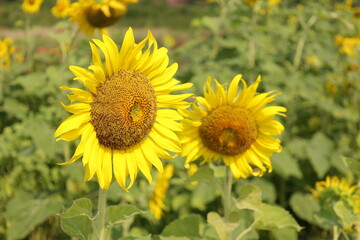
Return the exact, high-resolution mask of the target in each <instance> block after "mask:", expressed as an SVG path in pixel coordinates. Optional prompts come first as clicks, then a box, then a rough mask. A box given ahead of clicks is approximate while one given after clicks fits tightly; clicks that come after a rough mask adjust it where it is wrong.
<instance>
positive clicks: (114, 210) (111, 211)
mask: <svg viewBox="0 0 360 240" xmlns="http://www.w3.org/2000/svg"><path fill="white" fill-rule="evenodd" d="M139 213H141V210H140V209H138V208H136V207H134V206H131V205H123V206H109V207H108V208H107V209H106V217H107V223H108V224H109V225H110V226H112V225H114V224H121V223H123V222H125V221H126V220H127V219H128V217H131V216H133V215H136V214H139Z"/></svg>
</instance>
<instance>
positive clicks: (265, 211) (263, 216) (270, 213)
mask: <svg viewBox="0 0 360 240" xmlns="http://www.w3.org/2000/svg"><path fill="white" fill-rule="evenodd" d="M255 221H256V228H257V229H262V230H270V231H272V230H274V229H283V228H289V227H290V228H294V229H295V230H297V231H300V230H301V227H300V226H299V224H298V223H297V222H296V220H295V219H294V218H293V217H292V216H291V215H290V213H289V212H288V211H286V210H285V209H283V208H282V207H279V206H274V205H270V204H266V203H263V204H262V211H261V212H255Z"/></svg>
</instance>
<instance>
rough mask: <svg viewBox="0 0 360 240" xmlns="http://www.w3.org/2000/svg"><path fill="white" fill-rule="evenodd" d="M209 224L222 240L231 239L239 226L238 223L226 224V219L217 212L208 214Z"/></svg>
mask: <svg viewBox="0 0 360 240" xmlns="http://www.w3.org/2000/svg"><path fill="white" fill-rule="evenodd" d="M207 222H208V223H209V224H210V225H212V226H213V227H214V228H215V230H216V233H217V235H218V237H219V239H220V240H227V239H229V235H230V233H231V232H232V231H233V230H234V228H235V227H236V226H237V225H238V224H237V223H230V222H225V221H224V219H223V218H222V217H221V216H220V215H219V214H217V213H215V212H209V213H208V215H207Z"/></svg>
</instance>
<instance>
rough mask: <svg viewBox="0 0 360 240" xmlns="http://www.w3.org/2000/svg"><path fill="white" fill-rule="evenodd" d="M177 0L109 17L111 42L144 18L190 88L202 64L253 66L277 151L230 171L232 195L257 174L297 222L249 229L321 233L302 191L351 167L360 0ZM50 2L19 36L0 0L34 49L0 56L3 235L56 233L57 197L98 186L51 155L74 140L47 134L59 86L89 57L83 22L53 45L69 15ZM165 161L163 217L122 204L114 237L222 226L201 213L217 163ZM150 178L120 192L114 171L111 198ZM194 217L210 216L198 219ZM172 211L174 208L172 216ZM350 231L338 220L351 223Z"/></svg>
mask: <svg viewBox="0 0 360 240" xmlns="http://www.w3.org/2000/svg"><path fill="white" fill-rule="evenodd" d="M169 2H172V4H169ZM208 2H210V1H208ZM175 3H176V1H168V2H166V1H160V0H156V1H140V2H139V4H134V5H131V6H129V11H128V14H127V16H126V17H125V18H124V19H123V20H121V21H120V22H119V23H118V24H117V25H115V26H113V27H112V28H111V29H110V32H111V35H112V36H113V38H114V40H115V42H117V43H118V45H120V40H121V39H122V35H123V33H124V31H125V29H126V28H127V27H128V26H132V27H133V28H134V30H135V32H138V33H139V35H138V34H136V35H137V36H138V37H139V38H140V37H141V34H142V35H145V34H146V31H145V30H144V29H146V28H149V29H151V31H152V32H153V33H154V35H155V37H156V38H157V39H158V40H159V42H160V44H161V45H162V46H166V47H167V48H169V54H170V55H171V60H172V61H176V62H178V63H179V72H178V73H177V78H178V79H179V80H181V81H183V82H192V83H194V87H193V92H195V94H201V93H202V86H203V84H204V81H205V79H206V77H207V76H212V77H214V78H216V79H218V80H219V81H220V82H221V83H224V84H226V83H227V82H228V81H230V80H231V79H232V77H233V76H235V75H236V74H238V73H242V74H243V78H244V79H245V80H247V81H248V83H251V82H253V81H255V79H256V77H257V75H259V74H260V75H261V76H262V79H263V83H262V88H263V89H262V90H264V91H270V90H273V89H277V90H279V91H280V92H282V95H280V96H279V97H278V102H277V105H282V106H285V107H286V108H287V109H288V113H287V118H286V119H284V120H282V121H283V123H284V125H285V132H284V133H283V134H282V136H281V138H282V143H283V144H282V145H283V151H282V152H281V153H279V154H275V155H274V156H273V157H272V163H273V166H274V170H273V173H271V174H266V175H265V176H264V177H263V178H250V179H246V180H238V181H236V183H235V186H234V196H235V197H239V196H241V194H240V193H241V192H242V191H244V190H242V189H243V187H244V185H245V184H247V183H251V184H253V185H255V186H257V188H256V189H255V190H254V189H252V191H253V192H256V191H258V190H257V189H260V191H261V198H262V201H263V202H265V203H270V204H278V205H280V206H282V207H284V208H286V209H287V210H288V211H289V212H290V213H291V214H292V215H293V216H294V217H295V218H296V220H297V221H298V222H299V224H300V225H301V226H302V227H303V229H302V230H301V231H300V233H298V234H296V233H294V232H291V233H284V232H282V233H280V232H271V234H269V233H268V231H265V230H266V228H262V230H261V231H259V232H258V233H257V234H258V235H257V237H260V239H285V238H283V237H284V236H286V237H287V238H286V239H329V238H330V235H329V232H328V231H327V229H329V228H330V227H329V225H327V224H326V222H324V221H320V220H319V219H317V218H316V217H314V213H315V212H317V211H318V209H319V206H318V205H317V203H316V202H315V201H313V200H311V199H310V198H309V190H310V189H311V188H312V187H313V186H314V183H315V182H316V181H319V180H323V179H324V178H325V176H327V175H338V176H342V177H346V178H347V179H348V180H349V181H350V182H355V183H357V181H358V179H359V177H358V175H359V172H360V171H359V170H360V168H359V164H358V162H359V161H360V151H359V149H360V108H359V106H360V94H359V93H360V80H359V71H360V61H359V60H360V35H359V26H360V25H359V24H360V18H359V12H360V11H359V9H360V2H359V1H335V0H319V1H311V0H303V1H293V0H288V1H285V0H284V1H282V2H281V3H280V4H272V3H273V1H270V0H258V1H251V0H245V1H241V0H227V1H225V0H219V1H217V2H216V1H214V2H212V3H207V2H206V1H200V0H199V1H179V4H175ZM180 3H182V4H180ZM52 5H53V2H52V1H44V4H43V6H42V8H41V11H40V12H39V13H37V14H35V15H33V16H32V19H31V21H32V24H33V30H34V33H33V35H32V38H31V41H30V43H29V42H26V41H24V38H23V36H24V35H23V32H22V31H23V28H24V16H23V13H22V12H21V11H20V2H19V1H10V0H7V1H4V0H2V1H0V16H1V22H0V38H4V37H12V38H14V45H15V47H16V51H15V52H21V51H25V47H26V46H27V45H29V44H30V45H31V49H32V52H31V55H32V56H33V57H32V61H31V63H29V62H30V61H29V59H25V62H21V61H20V62H17V61H16V59H15V57H14V59H13V61H12V64H11V67H10V68H9V69H7V70H0V133H1V135H0V189H1V190H0V238H1V239H3V238H8V239H22V238H27V239H67V236H66V235H65V234H64V233H63V232H62V231H61V228H60V217H59V216H58V213H60V212H62V206H66V207H69V206H70V205H71V203H72V201H73V200H74V199H76V198H79V197H84V196H86V197H88V198H90V199H91V200H96V197H97V190H98V186H97V183H95V182H90V183H86V184H85V183H83V169H82V166H81V163H80V162H78V163H74V164H71V165H66V166H57V165H56V163H58V162H63V161H66V160H67V159H69V158H70V156H71V154H72V153H73V151H74V146H75V144H73V143H68V142H57V143H55V141H54V138H53V133H54V131H55V128H56V126H58V125H59V123H60V122H61V120H63V119H65V118H66V117H67V116H68V114H67V113H66V112H65V111H63V110H62V109H61V106H60V104H59V102H60V101H65V102H66V100H65V98H66V97H65V94H64V93H62V92H60V90H59V86H62V85H68V86H69V85H72V86H78V85H76V83H73V81H72V80H71V79H72V78H73V76H72V74H71V73H70V71H69V70H68V66H69V65H78V66H87V65H88V64H89V62H90V59H91V58H90V49H89V45H88V43H87V42H88V39H87V38H86V37H85V36H82V35H81V36H80V38H79V39H78V41H77V42H75V43H74V48H73V50H71V51H72V52H68V53H67V54H66V57H65V55H64V48H61V47H63V46H65V45H66V43H67V39H69V38H70V37H71V34H72V33H71V27H72V26H71V25H70V24H69V23H67V22H63V21H61V22H59V21H58V20H57V19H55V18H54V17H52V15H51V14H50V11H49V9H50V8H51V7H52ZM35 34H39V35H35ZM97 37H98V36H97ZM169 162H171V163H173V164H174V165H175V168H176V171H175V176H174V177H173V179H172V180H171V181H170V184H171V186H170V188H169V191H168V194H167V198H166V205H167V206H168V211H166V212H165V215H164V217H163V218H162V219H161V220H160V221H159V222H157V221H156V220H155V219H154V218H153V217H152V216H151V215H149V214H146V213H144V214H137V215H131V216H129V217H128V218H127V219H126V224H125V225H123V226H122V228H119V229H115V230H114V231H113V233H112V234H113V236H114V238H115V237H120V236H126V235H128V234H130V235H133V236H143V238H142V239H151V238H150V234H153V236H156V235H158V234H160V233H162V235H163V237H162V238H161V239H166V233H167V232H169V231H170V230H169V229H171V227H173V228H174V226H175V228H176V226H181V224H184V222H190V223H194V226H193V227H195V229H193V230H194V231H195V232H196V231H198V232H199V231H200V230H199V229H200V228H199V227H197V226H198V225H199V224H201V226H205V230H204V229H203V230H202V234H200V235H197V234H198V232H197V233H196V234H194V235H190V236H188V237H189V239H199V238H200V237H203V238H205V239H220V238H216V237H215V236H216V234H214V232H216V229H214V226H216V224H213V225H211V221H210V219H213V220H214V221H215V220H216V219H217V216H216V215H214V214H213V215H211V216H209V215H207V214H208V213H209V212H211V211H214V212H221V211H222V210H221V198H220V193H219V192H218V190H217V188H216V187H215V186H214V184H209V182H210V183H211V181H212V178H213V177H214V176H223V173H224V169H223V168H222V167H221V166H216V164H214V165H212V166H210V167H205V166H202V167H200V168H199V170H198V172H197V173H196V174H194V175H193V176H192V177H191V178H189V174H188V173H187V172H186V170H185V169H184V167H183V163H184V159H182V158H180V157H178V158H176V159H172V160H170V161H169ZM152 188H153V186H149V185H148V183H147V182H146V180H145V179H141V180H140V181H137V182H136V184H135V186H134V187H133V188H132V189H131V191H130V193H125V192H124V191H123V190H121V189H120V188H119V187H118V186H117V185H116V184H113V185H112V186H111V188H110V192H109V202H110V203H113V204H119V203H126V204H134V205H135V206H137V207H138V208H139V209H142V210H144V211H145V210H148V200H149V197H150V194H151V191H152ZM239 205H241V204H240V203H239ZM139 212H140V211H138V212H136V213H139ZM190 213H193V214H199V215H200V218H199V217H198V216H199V215H189V214H190ZM183 217H184V218H183ZM181 218H183V222H181V221H182V220H181ZM176 219H177V220H176ZM179 219H180V220H179ZM206 219H207V220H208V223H210V225H211V226H212V227H211V226H209V224H208V225H206V224H205V222H206V221H205V220H206ZM173 220H176V221H178V222H175V225H174V222H173ZM124 221H125V220H124ZM179 221H180V222H179ZM171 222H173V223H172V224H173V226H171V225H169V224H170V223H171ZM213 223H214V222H213ZM177 224H180V225H177ZM197 224H198V225H197ZM244 224H245V223H244ZM245 225H246V224H245ZM259 229H261V228H259ZM217 234H218V235H219V232H217ZM284 234H285V235H284ZM289 236H291V237H289ZM353 236H354V235H352V233H351V232H350V233H349V237H353ZM250 237H254V235H251V236H249V238H245V239H256V236H255V237H254V238H250ZM124 239H135V238H124ZM137 239H140V238H137ZM154 239H156V237H155V238H154Z"/></svg>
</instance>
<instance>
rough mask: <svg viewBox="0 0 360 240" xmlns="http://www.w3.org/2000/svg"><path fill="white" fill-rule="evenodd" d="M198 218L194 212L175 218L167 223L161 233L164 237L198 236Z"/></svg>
mask: <svg viewBox="0 0 360 240" xmlns="http://www.w3.org/2000/svg"><path fill="white" fill-rule="evenodd" d="M200 219H201V217H200V216H199V215H196V214H191V215H189V216H187V217H184V218H181V219H176V220H174V221H173V222H171V223H170V224H169V225H167V226H166V227H165V228H164V230H163V231H162V233H161V236H164V237H186V238H194V237H200Z"/></svg>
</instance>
